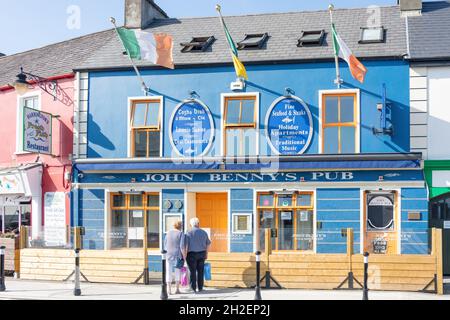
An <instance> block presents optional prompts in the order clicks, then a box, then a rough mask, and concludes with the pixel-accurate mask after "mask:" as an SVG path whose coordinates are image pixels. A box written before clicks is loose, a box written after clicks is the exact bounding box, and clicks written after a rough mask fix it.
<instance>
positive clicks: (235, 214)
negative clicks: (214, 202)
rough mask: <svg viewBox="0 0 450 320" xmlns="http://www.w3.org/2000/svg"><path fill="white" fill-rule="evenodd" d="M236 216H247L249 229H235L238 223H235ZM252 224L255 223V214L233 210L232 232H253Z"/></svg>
mask: <svg viewBox="0 0 450 320" xmlns="http://www.w3.org/2000/svg"><path fill="white" fill-rule="evenodd" d="M236 216H246V217H247V218H248V220H247V223H248V224H247V230H241V231H239V230H235V227H236V224H235V223H234V217H236ZM252 225H253V214H252V213H247V212H246V213H240V212H233V213H232V214H231V232H232V234H252V233H253V231H252V229H253V228H252Z"/></svg>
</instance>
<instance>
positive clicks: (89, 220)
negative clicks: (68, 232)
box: [75, 189, 105, 250]
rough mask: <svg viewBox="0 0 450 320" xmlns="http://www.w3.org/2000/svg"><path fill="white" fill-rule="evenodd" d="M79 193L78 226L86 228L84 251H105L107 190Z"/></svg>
mask: <svg viewBox="0 0 450 320" xmlns="http://www.w3.org/2000/svg"><path fill="white" fill-rule="evenodd" d="M77 192H78V199H79V200H78V217H76V218H75V220H76V221H75V223H76V226H82V227H85V231H86V234H85V235H84V236H83V249H89V250H103V249H104V243H105V242H104V227H105V190H103V189H98V190H97V189H95V190H89V189H80V190H78V191H77Z"/></svg>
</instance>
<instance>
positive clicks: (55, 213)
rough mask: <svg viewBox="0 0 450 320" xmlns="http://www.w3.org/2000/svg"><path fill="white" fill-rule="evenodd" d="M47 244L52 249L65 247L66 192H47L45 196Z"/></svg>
mask: <svg viewBox="0 0 450 320" xmlns="http://www.w3.org/2000/svg"><path fill="white" fill-rule="evenodd" d="M44 210H45V211H44V213H45V229H44V233H45V242H46V245H47V246H50V247H53V246H54V247H60V246H65V245H66V242H67V233H66V232H67V229H66V225H67V224H66V195H65V194H64V192H47V193H45V196H44Z"/></svg>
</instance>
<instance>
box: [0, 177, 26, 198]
mask: <svg viewBox="0 0 450 320" xmlns="http://www.w3.org/2000/svg"><path fill="white" fill-rule="evenodd" d="M22 193H25V192H24V189H23V184H22V179H21V178H20V174H19V173H15V174H6V175H0V194H22Z"/></svg>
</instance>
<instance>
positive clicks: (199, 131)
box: [169, 100, 214, 157]
mask: <svg viewBox="0 0 450 320" xmlns="http://www.w3.org/2000/svg"><path fill="white" fill-rule="evenodd" d="M169 135H170V142H171V144H172V147H173V149H174V150H175V152H176V153H177V154H178V155H180V156H183V157H197V156H203V155H205V154H206V153H207V152H208V151H209V148H210V147H211V145H212V142H213V139H214V122H213V119H212V116H211V112H210V111H209V109H208V107H207V106H206V105H204V104H203V103H202V102H200V101H198V100H188V101H184V102H182V103H180V104H179V105H178V106H177V107H176V108H175V111H174V113H173V114H172V118H171V121H170V130H169Z"/></svg>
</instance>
